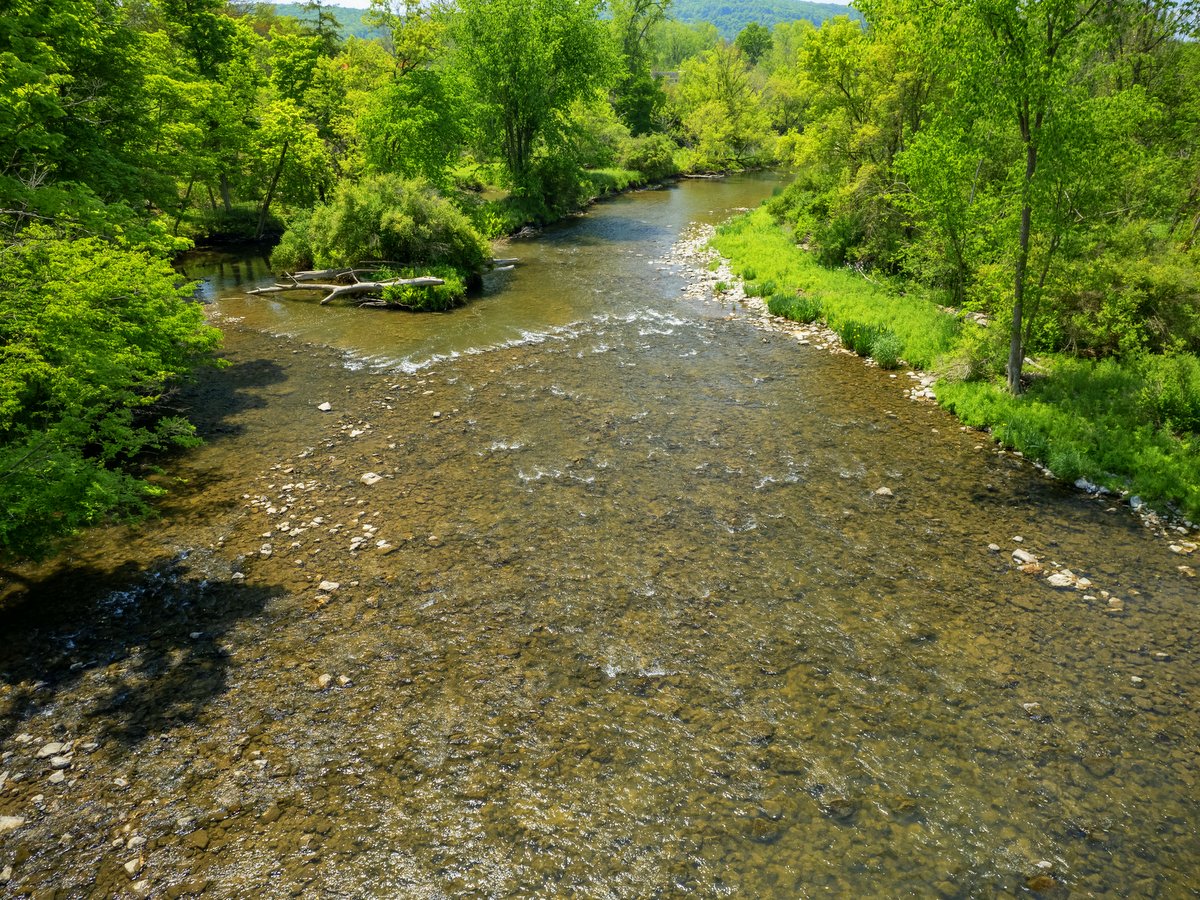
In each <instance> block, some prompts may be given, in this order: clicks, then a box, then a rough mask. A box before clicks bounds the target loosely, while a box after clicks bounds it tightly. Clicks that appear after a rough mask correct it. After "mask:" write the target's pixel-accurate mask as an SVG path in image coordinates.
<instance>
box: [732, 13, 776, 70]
mask: <svg viewBox="0 0 1200 900" xmlns="http://www.w3.org/2000/svg"><path fill="white" fill-rule="evenodd" d="M734 44H736V45H737V48H738V49H739V50H741V51H742V53H743V54H744V55H745V57H746V59H747V60H749V62H750V65H752V66H757V65H758V61H759V60H760V59H762V58H763V56H764V55H765V54H766V53H767V51H768V50H770V49H771V32H770V30H769V29H768V28H766V27H765V26H763V25H760V24H758V22H751V23H750V24H749V25H747V26H746V27H745V28H743V29H742V30H741V32H739V34H738V36H737V38H735V39H734Z"/></svg>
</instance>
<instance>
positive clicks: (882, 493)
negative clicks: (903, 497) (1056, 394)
mask: <svg viewBox="0 0 1200 900" xmlns="http://www.w3.org/2000/svg"><path fill="white" fill-rule="evenodd" d="M875 496H876V497H894V496H896V495H895V494H894V493H893V492H892V489H891V488H889V487H880V488H876V489H875Z"/></svg>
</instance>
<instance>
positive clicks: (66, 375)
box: [0, 225, 219, 556]
mask: <svg viewBox="0 0 1200 900" xmlns="http://www.w3.org/2000/svg"><path fill="white" fill-rule="evenodd" d="M191 288H192V286H191V285H187V284H183V285H181V284H180V283H179V279H178V276H177V275H176V273H175V271H174V270H173V269H172V268H171V266H170V265H169V264H168V263H167V262H165V261H164V260H163V259H161V257H157V256H155V255H153V254H151V253H147V252H143V251H139V250H135V249H132V248H128V247H123V246H121V245H119V244H116V243H114V242H112V241H108V240H105V239H102V238H97V237H88V236H86V235H84V234H81V233H79V232H78V231H73V230H69V229H56V228H51V227H48V226H45V225H33V226H30V227H28V228H26V229H24V230H23V231H22V232H21V233H20V234H19V235H18V236H16V237H15V238H13V239H10V240H9V241H8V242H7V243H6V244H5V246H3V247H0V297H3V316H0V508H2V509H3V510H4V512H3V515H0V553H2V554H4V555H14V554H15V555H23V556H40V555H43V554H44V553H46V552H47V551H48V550H49V549H51V548H52V547H54V546H55V544H56V542H57V541H58V540H59V539H60V538H62V537H63V536H65V535H68V534H70V533H71V532H73V531H74V530H76V529H77V528H79V527H81V526H84V525H89V524H93V523H95V522H97V521H100V520H101V519H103V518H104V517H105V516H107V515H110V514H114V513H115V514H119V515H130V514H136V513H140V512H144V511H145V509H146V503H147V501H148V500H149V499H150V498H152V497H154V496H156V495H157V494H158V493H160V492H161V491H160V489H159V488H156V487H154V486H152V485H151V484H150V483H149V482H148V481H146V479H145V477H144V473H143V469H144V460H145V456H146V454H147V453H148V452H150V451H159V450H164V449H167V448H170V447H181V446H184V447H186V446H189V445H191V444H192V443H194V441H195V437H194V432H193V429H192V427H191V425H190V424H188V423H187V422H186V421H184V420H183V419H181V418H179V417H178V416H174V415H169V414H167V413H166V412H165V410H166V407H165V406H164V401H165V400H166V399H167V398H168V396H169V393H170V390H171V384H172V383H173V382H175V381H177V380H178V379H179V378H181V377H183V376H185V375H186V374H187V373H188V372H190V371H191V370H192V368H193V367H194V366H195V364H196V363H197V362H199V361H202V360H204V359H205V358H207V357H208V355H209V353H210V352H211V351H212V350H213V349H214V347H215V346H216V343H217V339H218V336H219V333H218V332H217V331H216V330H215V329H213V328H209V327H207V326H206V325H205V324H204V313H203V310H202V309H201V307H200V306H199V305H197V304H195V303H192V302H190V299H189V298H190V294H191Z"/></svg>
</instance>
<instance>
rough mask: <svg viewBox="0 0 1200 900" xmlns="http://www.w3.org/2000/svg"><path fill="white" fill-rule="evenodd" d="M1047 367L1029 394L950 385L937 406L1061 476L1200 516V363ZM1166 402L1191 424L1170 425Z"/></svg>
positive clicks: (1188, 359) (1186, 359)
mask: <svg viewBox="0 0 1200 900" xmlns="http://www.w3.org/2000/svg"><path fill="white" fill-rule="evenodd" d="M1148 360H1153V361H1152V362H1148ZM1047 363H1048V369H1047V371H1046V373H1045V374H1044V375H1043V376H1042V377H1039V378H1037V379H1034V380H1033V381H1032V382H1031V384H1030V385H1029V387H1028V389H1027V390H1026V392H1025V394H1023V395H1021V396H1017V397H1014V396H1013V395H1011V394H1009V393H1008V392H1007V391H1006V390H1004V388H1003V387H1002V386H1001V385H999V384H997V383H996V382H994V381H976V382H942V383H940V384H939V385H938V398H939V400H940V401H941V402H942V403H943V404H945V405H946V406H948V407H949V408H950V409H951V410H953V412H954V413H955V415H957V416H958V417H959V418H960V419H962V420H963V421H964V422H966V423H967V424H968V425H973V426H976V427H980V428H990V429H991V430H992V432H993V434H994V435H995V436H996V438H997V439H998V440H1000V441H1001V442H1002V443H1003V444H1005V445H1006V446H1009V447H1012V448H1014V449H1016V450H1020V451H1021V452H1022V453H1024V454H1025V455H1027V456H1029V457H1031V458H1035V459H1040V460H1042V461H1044V462H1046V463H1047V464H1048V465H1049V467H1050V469H1051V470H1052V471H1053V472H1054V473H1055V474H1056V475H1058V476H1059V477H1060V478H1064V479H1072V480H1073V479H1074V478H1086V479H1087V480H1088V481H1091V482H1093V483H1095V484H1101V485H1106V486H1108V487H1110V488H1112V489H1114V490H1128V491H1131V492H1132V493H1135V494H1138V495H1140V496H1141V497H1143V498H1144V499H1145V500H1147V501H1148V502H1150V503H1151V504H1155V505H1159V506H1162V505H1164V504H1165V505H1169V506H1170V507H1173V508H1175V509H1177V510H1179V511H1180V512H1182V513H1183V514H1184V515H1186V516H1188V517H1189V518H1192V519H1196V518H1200V452H1198V451H1200V438H1198V436H1197V431H1196V426H1197V422H1198V421H1200V417H1198V416H1197V411H1198V410H1200V361H1198V360H1197V359H1196V357H1194V356H1180V357H1177V358H1174V359H1172V358H1169V357H1168V358H1163V357H1143V358H1140V359H1136V360H1132V361H1119V360H1115V359H1106V360H1101V361H1099V362H1089V361H1087V360H1078V359H1071V358H1067V357H1056V358H1053V359H1052V360H1047ZM1156 379H1158V380H1156ZM1167 398H1171V399H1167ZM1131 401H1132V402H1131ZM1163 401H1166V403H1167V405H1169V406H1172V408H1174V409H1175V410H1176V413H1175V414H1176V415H1178V416H1179V417H1180V420H1181V421H1184V422H1188V423H1190V424H1188V425H1182V426H1181V425H1179V424H1176V423H1175V422H1174V421H1172V420H1170V419H1169V417H1165V416H1164V415H1163V407H1162V403H1163Z"/></svg>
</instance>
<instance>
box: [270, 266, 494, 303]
mask: <svg viewBox="0 0 1200 900" xmlns="http://www.w3.org/2000/svg"><path fill="white" fill-rule="evenodd" d="M516 263H517V260H515V259H493V260H492V261H491V263H490V264H489V265H488V268H489V269H490V270H491V271H494V272H507V271H509V270H510V269H512V268H513V267H514V266H515V265H516ZM402 265H403V264H401V263H389V262H385V261H380V262H364V263H362V264H361V266H358V267H347V268H339V269H312V270H309V271H306V272H285V273H284V274H283V276H282V277H283V279H285V280H283V281H277V282H276V283H275V284H273V285H269V286H268V287H260V288H254V289H253V290H249V291H247V292H246V293H248V294H283V293H288V292H290V291H321V292H323V293H324V294H325V296H324V297H322V298H321V305H322V306H324V305H325V304H326V303H328V302H330V301H331V300H336V299H337V298H339V297H357V296H365V297H367V298H368V299H366V300H363V301H361V302H360V303H359V306H386V305H387V304H385V303H381V302H379V301H378V300H372V299H370V298H371V297H378V296H379V295H380V294H382V293H383V291H384V289H385V288H389V287H393V286H395V285H409V286H411V287H434V286H436V285H440V284H445V283H446V282H445V281H444V280H443V279H441V278H437V277H435V276H433V275H421V276H418V277H416V278H385V279H382V280H381V279H380V278H379V272H380V270H381V269H382V268H384V267H385V266H394V267H396V268H401V267H402ZM363 276H366V277H365V278H364V277H363Z"/></svg>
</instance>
